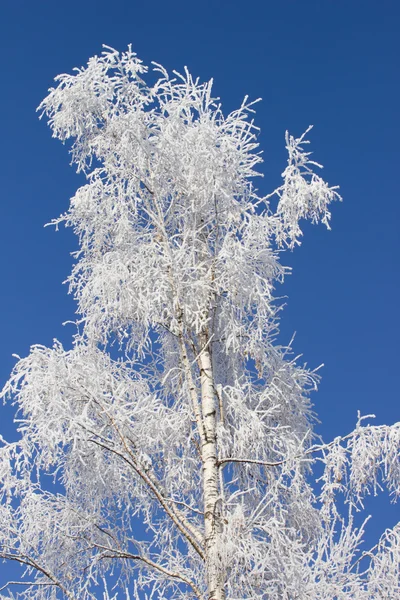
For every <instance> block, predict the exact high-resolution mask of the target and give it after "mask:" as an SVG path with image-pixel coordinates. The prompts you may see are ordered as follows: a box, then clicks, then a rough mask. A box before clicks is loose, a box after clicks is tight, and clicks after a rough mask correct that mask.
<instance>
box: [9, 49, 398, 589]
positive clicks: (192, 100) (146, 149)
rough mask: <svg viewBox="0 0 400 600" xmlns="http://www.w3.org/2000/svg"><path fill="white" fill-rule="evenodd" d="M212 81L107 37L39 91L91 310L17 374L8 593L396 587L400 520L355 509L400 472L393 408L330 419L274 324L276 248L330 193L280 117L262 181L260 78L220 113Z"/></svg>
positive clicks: (80, 293) (78, 275)
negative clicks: (15, 566) (268, 174)
mask: <svg viewBox="0 0 400 600" xmlns="http://www.w3.org/2000/svg"><path fill="white" fill-rule="evenodd" d="M211 84H212V82H211V81H210V82H207V83H201V82H200V81H199V80H194V79H193V78H192V76H191V75H190V74H189V72H188V71H187V70H185V71H184V73H183V74H179V73H176V72H174V73H173V75H172V76H170V75H169V74H168V73H167V71H166V70H165V69H164V68H163V67H161V66H160V65H157V64H155V65H153V70H152V72H151V73H149V72H148V69H147V68H146V67H145V66H144V65H143V64H142V62H141V61H140V60H139V59H138V58H137V56H136V55H135V54H134V53H133V52H132V51H131V49H130V48H129V49H128V51H127V52H124V53H118V52H116V51H115V50H113V49H110V48H106V49H105V51H104V52H103V54H102V55H101V56H95V57H93V58H91V59H90V61H89V62H88V65H87V67H85V68H80V69H76V70H75V71H74V73H73V74H72V75H65V74H64V75H60V76H59V77H57V79H56V87H54V88H53V89H51V90H50V91H49V94H48V96H47V97H46V99H45V100H44V101H43V102H42V104H41V105H40V111H41V114H42V116H44V115H45V116H47V117H48V119H49V124H50V127H51V129H52V132H53V136H54V137H56V138H59V139H60V140H61V141H63V142H65V141H66V140H72V149H71V153H72V162H73V163H74V164H75V165H76V167H77V169H78V171H81V172H83V173H84V174H85V175H86V178H87V183H86V185H84V186H83V187H81V188H80V189H78V191H77V192H76V194H75V196H74V197H73V198H72V200H71V204H70V207H69V210H68V211H67V212H66V213H65V214H63V215H62V216H61V217H60V218H58V219H57V220H55V221H54V224H55V225H56V226H58V225H59V224H60V223H65V225H67V226H69V227H72V228H73V230H74V231H75V233H76V234H77V236H78V238H79V250H78V251H77V252H76V254H75V259H76V261H75V266H74V267H73V270H72V274H71V276H70V277H69V286H70V291H71V292H72V293H73V294H74V296H75V299H76V301H77V305H78V309H77V314H78V315H79V316H78V318H77V322H76V326H77V334H76V335H75V337H74V339H73V344H72V345H71V348H70V349H64V348H63V346H62V344H61V343H59V342H58V341H55V342H54V345H53V347H51V348H46V347H43V346H33V347H32V349H31V352H30V354H29V356H28V357H26V358H22V359H19V358H18V362H17V364H16V366H15V369H14V371H13V373H12V375H11V378H10V380H9V381H8V383H7V384H6V385H5V387H4V390H3V393H2V395H3V397H4V398H6V399H9V401H11V402H13V403H14V404H15V406H16V411H17V424H18V431H19V439H18V441H16V442H7V441H6V440H4V439H3V438H1V447H0V480H1V488H0V489H1V504H0V557H2V558H3V559H4V561H6V562H7V561H17V562H18V563H21V565H22V566H23V573H22V575H21V579H20V580H19V581H14V582H9V583H8V584H7V585H6V586H4V587H3V588H2V592H0V597H1V598H17V597H18V598H25V599H29V598H31V599H32V598H35V599H37V600H40V599H43V600H45V599H56V598H64V597H66V598H69V599H70V600H85V599H90V598H105V599H111V598H114V599H117V598H118V599H120V600H123V599H125V598H126V599H129V598H130V599H139V598H145V599H153V600H162V599H169V598H174V599H177V600H178V599H181V600H189V599H195V598H196V599H198V600H200V599H202V600H223V599H229V600H242V599H248V600H250V599H251V600H332V599H336V600H345V599H346V600H348V599H353V600H367V599H368V600H378V599H382V600H383V599H385V600H388V599H389V598H390V599H398V598H400V584H399V557H400V526H396V527H395V528H394V529H392V530H388V531H386V532H385V533H384V534H383V535H382V538H381V539H380V541H379V543H378V544H377V545H376V546H375V547H373V548H372V549H370V550H368V551H366V550H363V549H362V547H361V542H362V539H363V534H364V527H365V523H364V524H362V525H361V526H360V524H359V523H360V522H359V521H357V519H356V518H355V517H356V512H357V511H359V509H361V508H362V507H363V498H364V497H365V495H366V494H369V493H375V492H377V491H378V490H379V489H381V488H383V487H387V488H388V490H389V492H390V493H391V494H392V495H393V499H396V497H397V496H398V495H399V492H400V462H399V447H400V425H399V424H396V425H393V426H391V427H389V426H387V427H386V426H381V427H377V426H372V425H369V424H368V423H366V422H365V418H363V417H361V416H360V415H359V419H358V422H357V425H356V428H355V430H354V431H353V432H351V433H346V432H343V437H338V438H336V439H335V440H333V441H331V442H328V443H324V442H323V441H321V440H320V439H319V438H318V437H316V436H315V435H314V434H313V411H312V406H311V403H310V400H309V394H310V392H311V391H312V390H314V389H315V388H316V386H317V383H318V375H317V373H316V372H315V371H310V370H308V369H306V368H305V367H303V366H301V365H299V364H298V360H296V359H295V358H294V356H293V355H292V353H291V349H290V347H282V346H280V345H279V344H278V343H277V341H276V336H277V331H278V315H279V303H278V302H277V301H276V300H274V288H275V287H276V285H277V283H278V282H281V281H282V280H283V278H284V276H285V274H286V272H287V269H286V268H285V267H284V266H282V264H281V262H280V259H281V257H282V256H283V251H284V250H285V249H292V248H294V247H295V246H296V245H298V244H299V243H300V239H301V235H302V232H301V229H300V221H301V220H302V219H304V218H305V219H310V220H311V221H312V222H314V223H317V222H319V221H322V223H324V224H325V225H326V226H327V227H329V220H330V213H329V204H330V203H331V202H332V201H333V200H335V199H338V198H339V196H338V193H337V191H336V189H335V188H333V187H329V186H328V185H327V184H326V183H325V182H324V181H323V180H322V179H321V178H320V177H319V176H318V175H317V174H315V172H314V171H315V169H318V168H319V165H318V164H317V163H315V162H313V161H312V160H311V159H310V153H309V152H307V151H306V146H305V145H306V144H307V140H306V138H305V136H304V135H303V136H301V137H300V138H295V137H292V136H291V135H289V134H287V135H286V148H287V151H288V155H289V156H288V163H287V167H286V169H285V171H284V172H283V176H282V177H283V181H282V185H281V187H279V188H278V189H277V190H275V191H274V192H273V193H272V194H270V195H268V196H266V197H262V196H261V195H260V194H259V193H258V192H257V190H256V188H255V187H254V177H255V176H256V175H257V174H258V173H257V167H258V165H259V164H260V163H261V156H260V154H259V152H258V150H257V147H258V144H257V135H258V132H257V129H256V127H255V126H254V124H253V121H252V113H253V112H254V111H253V105H254V102H253V103H252V102H249V101H248V99H247V98H245V99H244V101H243V103H242V105H241V106H240V107H239V108H238V110H235V111H234V112H232V113H230V114H229V115H228V116H225V115H224V114H223V112H222V108H221V105H220V104H219V101H218V99H216V98H213V96H212V91H211ZM273 207H275V208H273ZM368 418H369V417H368ZM316 469H317V470H316ZM357 518H358V517H357Z"/></svg>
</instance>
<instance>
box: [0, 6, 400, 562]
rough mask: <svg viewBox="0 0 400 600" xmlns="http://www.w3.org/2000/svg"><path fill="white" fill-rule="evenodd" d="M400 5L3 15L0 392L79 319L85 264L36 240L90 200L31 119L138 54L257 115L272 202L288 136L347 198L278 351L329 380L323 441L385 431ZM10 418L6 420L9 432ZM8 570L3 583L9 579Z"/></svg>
mask: <svg viewBox="0 0 400 600" xmlns="http://www.w3.org/2000/svg"><path fill="white" fill-rule="evenodd" d="M399 30H400V5H399V3H398V2H397V0H379V1H378V0H303V1H300V0H275V1H272V0H253V1H252V2H251V3H250V2H243V1H238V0H231V1H228V0H224V1H222V0H220V1H218V0H214V1H211V0H203V1H202V2H191V1H189V0H187V1H186V2H184V1H182V0H163V1H161V0H152V1H151V2H147V3H146V2H144V1H143V0H142V1H141V2H138V1H136V0H130V1H122V0H114V1H113V2H106V1H105V0H98V1H94V0H80V1H77V0H68V2H67V1H65V0H59V1H58V2H55V1H54V0H53V1H49V0H36V1H35V2H32V0H2V2H1V8H0V45H1V55H0V61H1V77H2V93H1V95H0V103H1V115H2V127H1V132H2V140H1V144H0V176H1V191H2V201H1V204H0V210H1V223H2V235H1V237H0V271H1V282H2V293H1V295H0V320H1V340H0V353H1V355H0V385H2V384H3V383H4V382H5V380H6V379H7V377H8V374H9V372H10V370H11V368H12V365H13V364H14V359H13V358H12V356H11V354H12V353H13V352H15V353H18V354H20V355H21V356H23V355H25V354H26V353H27V352H28V350H29V346H30V345H31V344H33V343H41V344H46V345H48V344H51V342H52V339H53V338H54V337H57V338H59V339H62V340H68V339H69V338H70V335H71V334H72V331H73V330H72V329H71V328H68V327H63V326H62V322H63V321H67V320H68V319H72V318H74V317H73V315H74V303H73V301H72V299H71V297H69V296H67V289H66V287H65V286H62V285H61V283H62V281H63V280H64V279H65V278H66V277H67V275H68V273H69V270H70V267H71V264H72V259H71V257H70V255H69V252H70V251H72V250H73V249H74V248H75V247H76V241H75V240H74V238H73V236H72V234H71V232H70V231H67V232H66V231H60V232H59V233H57V234H56V233H55V232H54V230H53V229H52V228H47V229H43V225H44V224H45V223H46V222H48V221H49V220H51V219H52V218H53V217H56V216H57V215H58V214H59V213H60V212H62V211H64V210H65V209H66V208H67V205H68V199H69V197H70V196H71V195H72V194H73V193H74V190H75V189H76V188H77V187H78V186H79V185H80V184H81V183H82V179H81V178H80V177H78V176H77V175H76V174H75V173H74V171H73V169H72V168H71V167H70V166H69V164H68V163H69V158H68V154H67V151H66V148H64V147H63V146H62V145H61V144H60V143H59V142H56V141H54V140H52V139H51V135H50V131H49V130H48V128H47V127H46V126H45V124H44V123H43V122H39V121H38V119H37V115H36V114H35V108H36V106H37V105H38V104H39V102H40V101H41V99H42V98H43V97H44V96H45V95H46V90H47V88H48V87H49V86H50V85H51V84H52V79H53V77H54V76H55V75H57V74H58V73H61V72H66V71H70V70H71V69H72V68H73V67H75V66H80V65H82V64H84V63H85V62H86V61H87V59H88V58H89V57H90V56H91V55H93V54H96V53H100V52H101V45H102V44H107V45H110V46H113V47H116V48H118V49H125V48H126V46H127V44H128V43H132V44H133V49H134V50H135V51H136V52H137V53H138V54H139V56H140V57H141V58H142V59H143V60H144V61H145V62H146V63H149V62H150V61H151V60H154V61H156V62H160V63H162V64H163V65H164V66H165V67H166V68H167V69H168V70H172V69H177V70H180V69H182V68H183V66H184V65H187V66H188V67H189V69H190V70H191V71H192V73H193V74H194V75H198V76H199V77H200V78H202V79H209V78H210V77H214V80H215V88H214V90H215V93H216V95H218V96H220V97H221V100H222V103H223V106H224V107H225V110H226V111H229V110H232V109H233V108H236V106H237V105H238V104H239V103H240V102H241V100H242V98H243V96H244V95H245V94H249V96H250V97H252V98H257V97H260V96H261V97H262V98H263V102H262V103H260V104H259V105H258V106H257V117H256V122H257V124H258V125H259V126H260V127H261V137H260V143H261V147H262V149H263V151H264V158H265V164H264V165H263V167H262V170H263V172H264V175H265V177H264V179H263V180H262V181H260V187H261V188H262V189H263V190H265V192H266V191H270V190H272V189H273V188H274V187H276V186H277V185H278V184H279V181H280V173H281V172H282V170H283V168H284V166H285V160H286V155H285V150H284V132H285V129H289V130H290V131H291V132H292V133H294V134H296V135H298V134H301V133H302V132H303V131H304V130H305V129H306V128H307V126H308V125H309V124H313V125H314V129H313V131H312V132H311V135H310V138H311V141H312V149H313V150H314V152H315V159H316V160H317V161H319V162H321V163H322V164H324V165H325V169H324V176H325V178H326V179H327V180H328V181H329V183H330V184H338V185H340V187H341V193H342V195H343V198H344V202H343V203H342V204H336V205H335V206H333V209H332V212H333V219H332V231H330V232H328V231H326V230H325V229H324V228H323V227H312V226H308V225H307V226H306V227H305V236H304V242H303V245H302V247H301V248H299V249H297V250H296V251H295V252H294V253H293V254H290V253H288V254H286V255H285V257H284V262H285V263H286V264H288V265H290V266H292V267H293V275H292V276H291V277H290V278H288V280H287V281H286V283H285V284H284V286H283V288H282V289H281V290H279V294H282V295H287V296H288V299H287V303H288V305H287V308H286V309H285V311H284V313H283V321H282V335H283V339H285V340H286V341H288V340H289V339H290V337H291V335H292V333H293V332H294V331H296V332H297V337H296V341H295V350H296V352H299V353H300V352H301V353H303V356H304V360H305V361H307V363H308V364H309V365H310V366H317V365H319V364H320V363H322V362H323V363H325V367H324V369H323V371H322V375H323V380H322V384H321V387H320V391H319V393H318V394H317V395H314V398H313V400H314V403H315V408H316V411H317V413H318V414H319V417H320V419H321V421H322V424H321V425H320V426H319V431H320V432H321V433H322V434H323V435H324V437H325V438H326V439H327V440H328V439H331V438H333V437H335V436H336V435H340V434H342V433H343V434H344V433H347V432H348V431H349V430H350V429H351V428H352V427H353V426H354V424H355V420H356V413H357V410H358V409H360V410H361V412H362V413H364V414H368V413H371V412H373V413H375V414H376V415H377V419H376V423H378V424H381V423H392V422H394V421H398V420H399V418H400V409H399V391H398V390H399V384H398V379H399V373H400V369H399V366H398V362H399V351H398V338H399V333H400V331H399V329H400V328H399V310H398V305H399V299H398V298H399V287H400V286H399V269H398V263H399V256H400V252H399V251H400V238H399V216H400V214H399V184H398V173H399V167H398V164H399V144H398V137H399V133H400V132H399V109H398V107H399V100H400V98H399V96H400V79H399V60H398V57H399V56H400V41H399V40H400V36H399ZM11 415H12V410H11V409H10V408H8V407H7V408H0V418H1V430H2V432H3V431H4V430H5V431H6V432H7V431H11V424H10V423H11ZM370 508H371V510H372V511H373V512H374V519H373V522H372V524H371V525H370V528H369V530H370V534H369V535H370V537H371V540H374V539H376V536H377V535H378V532H379V531H381V530H382V529H383V528H385V527H386V526H389V525H393V524H394V522H395V521H396V520H399V518H400V507H399V506H395V507H393V506H392V505H390V503H389V500H388V498H387V497H384V496H381V497H380V498H379V499H378V500H373V501H372V502H371V503H370ZM2 568H3V567H2V566H1V565H0V571H1V569H2Z"/></svg>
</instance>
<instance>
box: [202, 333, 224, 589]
mask: <svg viewBox="0 0 400 600" xmlns="http://www.w3.org/2000/svg"><path fill="white" fill-rule="evenodd" d="M202 341H203V343H204V345H206V344H207V340H206V338H205V337H204V338H203V340H202ZM199 364H200V379H201V403H202V412H203V422H204V431H205V440H204V442H203V444H202V448H201V451H202V461H203V494H204V537H205V540H204V541H205V552H206V570H207V587H208V600H224V598H225V593H224V572H223V568H222V563H221V556H220V547H219V546H220V543H221V540H220V537H221V536H220V534H221V519H220V514H219V513H220V510H219V507H218V503H219V500H220V492H219V476H218V449H217V435H216V424H217V422H216V418H217V405H216V395H215V390H214V380H213V369H212V361H211V354H210V350H209V348H207V347H206V348H205V349H203V351H202V352H201V354H200V357H199Z"/></svg>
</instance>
